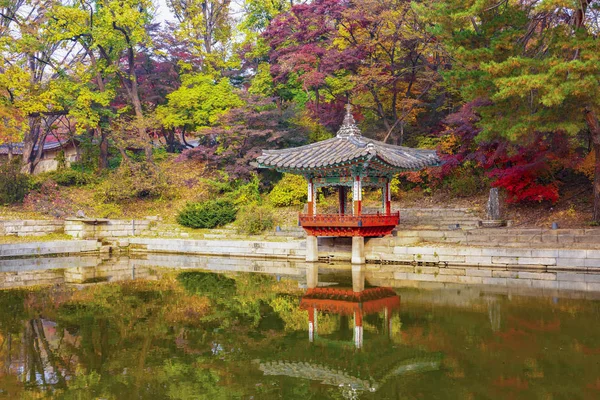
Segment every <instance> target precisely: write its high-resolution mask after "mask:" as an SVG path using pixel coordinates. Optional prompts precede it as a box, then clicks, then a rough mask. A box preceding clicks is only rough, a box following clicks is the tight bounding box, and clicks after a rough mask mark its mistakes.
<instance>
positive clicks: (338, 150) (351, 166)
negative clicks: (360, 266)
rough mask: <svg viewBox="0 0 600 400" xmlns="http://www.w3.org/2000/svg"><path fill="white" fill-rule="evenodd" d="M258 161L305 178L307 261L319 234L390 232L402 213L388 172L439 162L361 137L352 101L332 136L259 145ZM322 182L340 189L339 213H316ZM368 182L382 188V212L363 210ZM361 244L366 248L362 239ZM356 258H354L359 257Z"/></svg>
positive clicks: (434, 157) (433, 154) (312, 258)
mask: <svg viewBox="0 0 600 400" xmlns="http://www.w3.org/2000/svg"><path fill="white" fill-rule="evenodd" d="M257 161H258V166H259V167H260V168H271V169H276V170H277V171H280V172H287V173H292V174H299V175H303V176H304V177H305V178H306V180H307V182H308V196H307V207H306V210H305V212H304V213H301V214H300V215H299V223H300V225H301V226H302V228H304V230H305V231H306V233H307V235H308V239H307V261H317V259H316V256H315V252H316V237H317V236H334V237H340V236H346V237H353V238H364V237H371V236H383V235H387V234H390V233H391V232H392V230H393V229H394V228H395V227H396V225H398V222H399V220H400V213H399V212H393V211H392V209H391V194H390V181H391V180H392V177H393V176H394V175H395V174H397V173H398V172H403V171H414V170H419V169H422V168H425V167H429V166H437V165H439V164H440V159H439V157H438V156H437V154H436V152H435V151H433V150H422V149H412V148H409V147H403V146H394V145H390V144H386V143H383V142H379V141H376V140H372V139H368V138H365V137H363V136H362V134H361V132H360V130H359V129H358V127H357V126H356V123H355V121H354V117H353V116H352V113H351V107H350V105H348V106H347V112H346V116H345V118H344V122H343V124H342V126H341V127H340V129H339V131H338V132H337V135H336V137H334V138H331V139H327V140H323V141H321V142H317V143H313V144H309V145H306V146H300V147H295V148H291V149H283V150H263V153H262V155H261V156H260V157H258V159H257ZM324 186H334V187H337V188H338V212H337V213H335V214H320V213H318V212H317V202H316V193H317V189H318V188H319V187H324ZM366 186H371V187H379V188H381V190H382V199H381V211H378V212H375V213H365V212H363V208H362V188H363V187H366ZM349 193H351V194H352V206H351V207H348V205H347V203H348V201H347V199H348V195H349ZM311 238H312V239H311ZM354 242H355V240H353V248H354ZM356 243H359V241H356ZM361 243H363V244H362V246H363V247H364V239H362V241H361ZM358 247H360V245H359V246H358ZM357 250H360V249H357ZM308 253H312V254H308ZM353 255H354V251H353ZM359 258H360V257H359ZM359 258H357V259H356V260H357V261H360V260H359ZM362 259H363V260H364V256H363V257H362ZM354 261H355V260H354V257H353V262H354Z"/></svg>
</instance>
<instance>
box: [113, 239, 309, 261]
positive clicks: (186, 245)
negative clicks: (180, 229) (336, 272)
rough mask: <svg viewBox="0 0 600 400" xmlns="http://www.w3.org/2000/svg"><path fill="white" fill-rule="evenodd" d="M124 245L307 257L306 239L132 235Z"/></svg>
mask: <svg viewBox="0 0 600 400" xmlns="http://www.w3.org/2000/svg"><path fill="white" fill-rule="evenodd" d="M120 245H122V246H128V248H129V251H130V252H132V253H133V252H151V253H178V254H199V255H213V256H216V257H229V256H236V257H258V258H290V259H301V260H303V259H304V257H305V252H306V250H305V249H306V242H305V241H303V240H302V241H299V240H297V241H288V242H265V241H247V240H183V239H150V238H129V239H126V240H125V241H121V242H120Z"/></svg>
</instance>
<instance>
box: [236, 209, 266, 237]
mask: <svg viewBox="0 0 600 400" xmlns="http://www.w3.org/2000/svg"><path fill="white" fill-rule="evenodd" d="M235 223H236V226H237V229H238V230H239V231H240V232H242V233H246V234H249V235H258V234H259V233H262V232H264V231H266V230H268V229H272V228H273V226H274V225H275V217H274V216H273V210H272V209H271V208H269V207H266V206H256V205H250V206H246V207H244V208H242V209H241V210H240V212H239V213H238V216H237V218H236V220H235Z"/></svg>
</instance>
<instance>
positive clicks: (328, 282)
mask: <svg viewBox="0 0 600 400" xmlns="http://www.w3.org/2000/svg"><path fill="white" fill-rule="evenodd" d="M157 257H158V256H157ZM13 261H14V263H13V264H10V263H8V262H3V263H4V264H2V265H0V282H2V283H3V285H4V287H5V289H4V290H0V398H11V399H17V398H41V397H47V398H57V399H88V398H91V399H96V398H98V399H237V398H240V399H303V400H304V399H352V398H356V399H358V398H360V399H399V398H403V399H480V398H482V399H486V398H490V399H491V398H515V399H520V398H522V399H537V398H539V399H579V398H581V399H588V398H589V399H596V398H600V343H599V340H598V338H599V337H600V322H599V321H600V302H599V301H598V300H595V299H593V298H587V299H586V298H578V297H577V296H573V295H567V294H564V295H563V294H561V293H559V294H555V295H554V296H553V297H550V296H547V295H545V294H544V293H543V292H523V293H520V292H515V291H511V292H507V293H504V292H500V291H498V290H493V289H491V288H490V289H485V288H474V287H461V286H453V287H451V288H435V287H432V288H427V289H422V288H421V289H419V288H406V287H404V288H403V287H394V286H396V285H394V282H393V281H391V280H390V279H385V278H384V277H385V276H389V275H381V274H384V273H385V270H386V268H388V269H393V266H389V267H385V266H379V267H377V268H374V269H373V268H370V267H367V268H364V267H363V268H357V267H351V266H349V265H348V266H344V265H339V266H331V265H319V266H307V265H304V264H293V263H287V262H274V261H270V262H267V261H265V262H258V261H256V260H254V261H251V260H244V259H233V258H230V259H214V258H210V259H209V258H201V257H187V258H178V257H174V256H161V257H158V258H154V259H150V260H149V259H140V260H134V259H127V258H119V259H108V260H99V259H97V258H93V259H89V260H88V259H85V258H64V259H60V258H53V259H35V260H23V259H21V260H13ZM200 267H202V268H203V269H200ZM378 274H379V275H378ZM46 281H48V282H50V283H52V284H51V285H41V286H40V285H38V286H28V284H29V283H38V284H40V283H48V282H46Z"/></svg>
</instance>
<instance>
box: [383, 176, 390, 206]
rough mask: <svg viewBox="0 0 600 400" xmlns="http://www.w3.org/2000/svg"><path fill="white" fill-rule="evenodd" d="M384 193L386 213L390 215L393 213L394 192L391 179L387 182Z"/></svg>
mask: <svg viewBox="0 0 600 400" xmlns="http://www.w3.org/2000/svg"><path fill="white" fill-rule="evenodd" d="M383 192H384V204H385V213H386V214H387V215H390V214H391V213H392V192H391V191H390V180H389V178H388V179H387V180H386V181H385V186H384V189H383Z"/></svg>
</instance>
